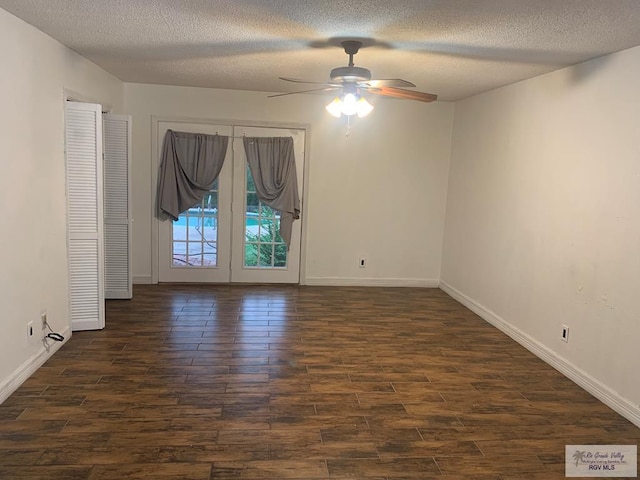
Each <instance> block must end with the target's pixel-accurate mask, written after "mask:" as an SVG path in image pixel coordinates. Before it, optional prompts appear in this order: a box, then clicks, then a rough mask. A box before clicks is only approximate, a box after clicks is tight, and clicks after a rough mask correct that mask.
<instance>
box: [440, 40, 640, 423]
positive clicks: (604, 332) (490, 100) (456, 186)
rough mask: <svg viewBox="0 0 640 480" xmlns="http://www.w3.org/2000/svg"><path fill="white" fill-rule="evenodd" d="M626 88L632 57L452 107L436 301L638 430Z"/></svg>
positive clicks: (630, 85)
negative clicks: (541, 361)
mask: <svg viewBox="0 0 640 480" xmlns="http://www.w3.org/2000/svg"><path fill="white" fill-rule="evenodd" d="M639 78H640V48H634V49H631V50H627V51H624V52H620V53H617V54H613V55H609V56H606V57H602V58H600V59H596V60H594V61H590V62H587V63H584V64H581V65H577V66H574V67H571V68H566V69H563V70H560V71H557V72H554V73H550V74H547V75H544V76H541V77H538V78H534V79H532V80H528V81H524V82H521V83H518V84H515V85H511V86H509V87H505V88H501V89H498V90H495V91H492V92H488V93H486V94H483V95H479V96H476V97H473V98H470V99H467V100H465V101H461V102H458V103H457V104H456V107H455V126H454V135H453V150H452V158H451V172H450V179H449V194H448V202H447V219H446V230H445V242H444V251H443V268H442V280H443V287H444V288H445V290H446V291H449V292H451V293H452V294H453V295H454V296H455V297H456V298H459V299H461V300H462V301H463V302H465V303H466V304H467V305H469V306H471V307H472V308H474V309H475V310H476V311H477V312H479V313H481V314H482V315H483V316H485V318H487V319H488V320H490V321H492V322H494V323H495V324H496V325H499V326H500V327H501V328H503V329H504V330H505V331H508V332H509V333H510V334H511V335H512V336H514V338H518V339H519V340H520V341H522V342H523V343H525V344H527V345H528V346H529V347H530V348H532V349H533V350H535V351H536V352H537V353H538V354H539V355H541V356H542V357H543V358H545V359H547V361H549V362H550V363H552V364H553V365H554V366H556V367H558V368H559V369H560V370H561V371H564V373H566V374H567V375H569V376H570V377H571V378H574V379H575V380H577V381H578V382H579V383H580V384H582V385H583V386H585V387H586V388H587V389H589V390H590V391H592V392H594V393H596V394H597V395H598V396H599V397H600V398H601V399H604V400H605V401H607V402H608V403H609V404H610V405H614V406H615V407H616V408H617V409H618V411H621V412H625V414H626V416H627V417H628V418H630V419H632V421H634V422H635V423H637V424H640V423H639V422H640V408H639V404H640V382H639V381H638V373H637V369H638V365H640V349H639V348H638V342H639V341H640V303H638V293H639V292H640V114H639V108H640V88H638V79H639ZM562 324H566V325H568V326H569V327H570V337H569V338H570V340H569V343H563V342H562V341H561V340H560V333H561V326H562Z"/></svg>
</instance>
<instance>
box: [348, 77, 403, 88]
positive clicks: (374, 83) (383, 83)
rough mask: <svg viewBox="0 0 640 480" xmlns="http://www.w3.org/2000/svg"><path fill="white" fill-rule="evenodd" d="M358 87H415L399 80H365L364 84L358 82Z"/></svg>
mask: <svg viewBox="0 0 640 480" xmlns="http://www.w3.org/2000/svg"><path fill="white" fill-rule="evenodd" d="M359 85H362V86H369V87H374V88H378V87H398V88H402V87H415V85H414V84H413V83H411V82H408V81H407V80H402V79H401V78H386V79H380V80H367V81H366V82H359Z"/></svg>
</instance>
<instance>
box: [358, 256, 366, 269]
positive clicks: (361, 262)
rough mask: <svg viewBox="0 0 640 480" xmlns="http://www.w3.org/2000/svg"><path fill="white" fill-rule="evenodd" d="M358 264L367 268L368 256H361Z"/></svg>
mask: <svg viewBox="0 0 640 480" xmlns="http://www.w3.org/2000/svg"><path fill="white" fill-rule="evenodd" d="M358 266H359V267H360V268H365V267H366V266H367V259H366V258H364V257H360V258H359V259H358Z"/></svg>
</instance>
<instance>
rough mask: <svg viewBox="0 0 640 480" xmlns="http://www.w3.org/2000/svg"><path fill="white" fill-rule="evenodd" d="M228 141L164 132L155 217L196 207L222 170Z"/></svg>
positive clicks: (199, 135) (173, 217) (217, 137)
mask: <svg viewBox="0 0 640 480" xmlns="http://www.w3.org/2000/svg"><path fill="white" fill-rule="evenodd" d="M228 142H229V137H225V136H221V135H205V134H203V133H188V132H174V131H173V130H167V133H166V134H165V136H164V144H163V147H162V158H161V163H160V172H159V175H158V217H159V218H161V219H166V218H171V219H172V220H177V219H178V215H180V214H181V213H182V212H184V211H185V210H187V209H189V208H191V207H194V206H196V205H198V204H199V203H200V202H201V201H202V198H203V197H204V195H205V194H206V193H207V192H208V191H209V190H210V189H211V187H212V186H213V182H214V181H215V179H216V178H218V175H219V174H220V170H221V169H222V164H223V163H224V158H225V156H226V154H227V144H228Z"/></svg>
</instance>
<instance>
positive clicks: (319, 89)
mask: <svg viewBox="0 0 640 480" xmlns="http://www.w3.org/2000/svg"><path fill="white" fill-rule="evenodd" d="M338 88H339V87H337V86H336V87H334V86H329V87H325V88H312V89H311V90H300V91H298V92H287V93H276V94H275V95H268V96H267V98H274V97H284V96H285V95H295V94H296V93H310V92H330V91H331V90H337V89H338Z"/></svg>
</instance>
